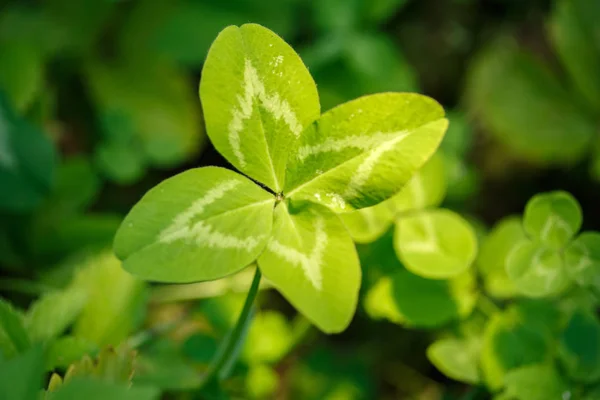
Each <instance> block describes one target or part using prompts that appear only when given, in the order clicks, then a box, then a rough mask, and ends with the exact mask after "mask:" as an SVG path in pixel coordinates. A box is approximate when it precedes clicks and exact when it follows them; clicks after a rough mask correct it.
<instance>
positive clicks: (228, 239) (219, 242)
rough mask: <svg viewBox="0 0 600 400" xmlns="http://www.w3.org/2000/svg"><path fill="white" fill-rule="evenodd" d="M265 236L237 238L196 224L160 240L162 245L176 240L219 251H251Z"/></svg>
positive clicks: (204, 225)
mask: <svg viewBox="0 0 600 400" xmlns="http://www.w3.org/2000/svg"><path fill="white" fill-rule="evenodd" d="M264 237H265V235H261V236H258V237H247V238H238V237H236V236H233V235H229V234H226V233H222V232H218V231H216V230H215V229H214V227H213V226H211V225H208V224H206V223H204V221H200V222H196V223H195V224H194V225H192V226H189V227H185V228H184V229H180V230H178V231H175V232H173V233H172V234H169V235H167V236H165V237H162V238H161V242H162V243H171V242H174V241H176V240H188V241H190V242H195V243H196V244H197V245H198V246H207V247H209V248H214V247H216V248H220V249H241V250H247V251H252V250H254V249H255V248H256V246H258V245H259V244H260V243H261V241H262V240H263V239H264Z"/></svg>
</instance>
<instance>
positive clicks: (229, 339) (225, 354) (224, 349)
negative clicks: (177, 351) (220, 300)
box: [202, 268, 261, 386]
mask: <svg viewBox="0 0 600 400" xmlns="http://www.w3.org/2000/svg"><path fill="white" fill-rule="evenodd" d="M260 278H261V273H260V270H259V269H258V268H256V272H255V274H254V279H252V284H251V285H250V290H249V291H248V296H246V301H245V302H244V307H243V308H242V311H241V312H240V316H239V317H238V320H237V322H236V323H235V326H234V327H233V330H231V331H230V332H229V334H228V335H227V336H226V337H225V340H224V341H223V343H222V344H221V346H220V348H219V350H218V351H217V353H216V354H215V357H214V358H213V360H212V362H211V365H210V367H209V368H208V372H207V373H206V376H205V378H204V381H203V382H202V386H205V385H206V384H208V383H210V382H211V381H212V380H214V379H215V378H216V379H217V380H222V379H225V378H226V376H227V374H228V373H229V371H230V370H231V367H232V366H233V363H234V362H235V359H236V358H237V355H238V353H239V349H240V348H241V345H242V343H243V341H244V338H245V336H246V335H245V334H246V331H247V329H248V322H249V320H250V317H251V314H252V312H251V311H252V306H253V304H254V299H256V295H257V294H258V287H259V284H260Z"/></svg>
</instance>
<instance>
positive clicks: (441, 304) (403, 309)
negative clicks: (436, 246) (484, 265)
mask: <svg viewBox="0 0 600 400" xmlns="http://www.w3.org/2000/svg"><path fill="white" fill-rule="evenodd" d="M476 301H477V294H476V292H475V280H474V277H473V275H471V274H468V273H466V274H463V275H461V276H458V277H456V278H453V279H449V280H432V279H426V278H422V277H420V276H418V275H415V274H413V273H411V272H410V271H408V270H406V269H403V268H402V269H399V270H398V271H396V272H394V273H393V274H391V275H388V276H383V277H382V278H380V279H379V280H378V281H377V282H376V283H375V284H374V285H373V286H372V287H371V288H369V290H368V291H367V294H366V296H365V302H364V303H365V310H366V311H367V313H368V314H369V316H370V317H371V318H373V319H384V318H385V319H387V320H389V321H391V322H394V323H396V324H401V325H406V326H411V327H423V328H432V327H436V326H439V325H442V324H445V323H447V322H449V321H452V320H455V319H460V318H464V317H466V316H468V315H469V314H470V313H471V311H472V310H473V307H474V306H475V303H476Z"/></svg>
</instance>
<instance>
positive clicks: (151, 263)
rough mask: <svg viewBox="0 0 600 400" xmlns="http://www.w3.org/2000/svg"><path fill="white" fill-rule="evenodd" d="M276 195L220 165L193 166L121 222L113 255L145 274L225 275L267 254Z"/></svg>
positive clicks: (174, 278)
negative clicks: (265, 252)
mask: <svg viewBox="0 0 600 400" xmlns="http://www.w3.org/2000/svg"><path fill="white" fill-rule="evenodd" d="M274 203H275V198H274V197H273V196H272V195H270V194H269V193H268V192H266V191H264V190H263V189H261V188H260V187H258V186H257V185H255V184H254V183H252V182H251V181H250V180H249V179H247V178H244V177H243V176H241V175H239V174H236V173H235V172H233V171H229V170H226V169H222V168H216V167H207V168H200V169H191V170H188V171H186V172H183V173H181V174H179V175H177V176H175V177H173V178H170V179H167V180H166V181H164V182H162V183H160V184H159V185H157V186H156V187H154V188H153V189H152V190H150V191H149V192H148V193H147V194H146V195H145V196H144V197H143V198H142V200H141V201H140V202H139V203H138V204H136V205H135V206H134V207H133V209H132V210H131V211H130V213H129V214H128V215H127V217H126V218H125V220H124V221H123V223H122V225H121V227H120V228H119V231H118V232H117V235H116V237H115V248H114V249H115V253H116V255H117V256H118V257H119V258H121V259H124V260H125V262H124V265H123V267H124V268H125V269H126V270H127V271H129V272H131V273H134V274H136V275H138V276H140V277H141V278H143V279H148V280H154V281H161V282H194V281H203V280H211V279H218V278H222V277H224V276H226V275H229V274H231V273H234V272H237V271H239V270H241V269H242V268H244V267H246V266H248V265H249V264H250V263H252V261H254V260H256V258H257V256H258V255H259V254H260V253H261V252H262V250H263V248H264V246H265V244H266V243H267V240H268V239H269V234H270V232H271V223H272V218H273V217H272V215H273V211H272V210H273V204H274Z"/></svg>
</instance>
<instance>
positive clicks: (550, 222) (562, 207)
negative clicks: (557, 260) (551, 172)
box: [523, 191, 583, 249]
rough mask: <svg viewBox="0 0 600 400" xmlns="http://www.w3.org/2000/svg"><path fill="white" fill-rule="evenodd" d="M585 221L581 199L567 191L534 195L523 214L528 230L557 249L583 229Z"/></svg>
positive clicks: (533, 236) (540, 240) (533, 235)
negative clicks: (580, 204)
mask: <svg viewBox="0 0 600 400" xmlns="http://www.w3.org/2000/svg"><path fill="white" fill-rule="evenodd" d="M582 221H583V217H582V214H581V207H580V206H579V203H578V202H577V200H576V199H575V198H574V197H573V196H572V195H570V194H569V193H567V192H563V191H556V192H548V193H542V194H538V195H535V196H533V197H532V198H531V200H529V201H528V202H527V206H526V207H525V214H524V215H523V227H524V228H525V232H527V234H529V235H530V237H531V238H533V239H535V240H538V241H539V242H540V243H543V244H544V245H546V246H548V247H551V248H553V249H561V248H563V247H564V246H565V245H566V244H567V243H568V242H569V240H571V238H572V237H573V236H575V234H576V233H577V232H578V231H579V228H581V223H582Z"/></svg>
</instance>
